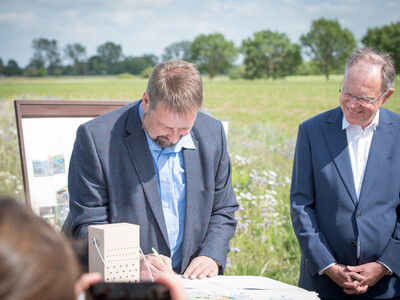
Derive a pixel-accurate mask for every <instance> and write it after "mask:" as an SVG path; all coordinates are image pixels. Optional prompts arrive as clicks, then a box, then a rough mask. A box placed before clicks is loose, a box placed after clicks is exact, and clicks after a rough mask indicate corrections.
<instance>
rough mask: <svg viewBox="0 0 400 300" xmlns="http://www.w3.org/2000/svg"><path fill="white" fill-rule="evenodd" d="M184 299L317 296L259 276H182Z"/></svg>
mask: <svg viewBox="0 0 400 300" xmlns="http://www.w3.org/2000/svg"><path fill="white" fill-rule="evenodd" d="M183 283H184V286H185V290H186V294H187V296H188V299H189V300H191V299H238V300H239V299H240V300H249V299H252V300H253V299H254V300H258V299H263V300H277V299H279V300H289V299H290V300H317V299H319V298H318V294H317V293H315V292H309V291H307V290H304V289H302V288H299V287H296V286H293V285H289V284H286V283H283V282H280V281H277V280H273V279H270V278H267V277H261V276H229V275H224V276H216V277H213V278H205V279H201V280H190V279H183Z"/></svg>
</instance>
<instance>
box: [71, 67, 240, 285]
mask: <svg viewBox="0 0 400 300" xmlns="http://www.w3.org/2000/svg"><path fill="white" fill-rule="evenodd" d="M202 101H203V85H202V79H201V75H200V73H199V71H198V69H197V67H196V65H194V64H190V63H187V62H184V61H168V62H163V63H161V64H159V65H157V66H156V67H155V68H154V69H153V72H152V74H151V76H150V78H149V82H148V86H147V90H146V92H145V93H144V94H143V98H142V99H141V100H140V101H136V102H133V103H131V104H129V105H127V106H125V107H123V108H120V109H118V110H116V111H113V112H110V113H108V114H105V115H103V116H100V117H98V118H95V119H94V120H92V121H89V122H87V123H85V124H83V125H81V126H80V127H79V129H78V131H77V136H76V141H75V144H74V150H73V153H72V157H71V162H70V168H69V177H68V178H69V182H68V186H69V193H70V214H71V227H70V229H71V232H72V234H73V236H75V238H77V239H83V240H85V241H86V242H87V235H88V226H89V225H92V224H105V223H118V222H129V223H133V224H138V225H140V242H141V248H142V250H143V252H144V253H145V254H146V258H147V262H148V263H149V264H150V270H151V272H152V275H153V277H158V276H161V275H162V274H165V273H172V271H175V272H177V273H182V274H183V275H184V277H190V278H204V277H207V276H208V277H212V276H215V275H217V274H218V273H219V274H222V273H223V270H224V266H225V263H226V255H227V252H228V251H229V241H230V239H231V238H232V236H233V234H234V232H235V228H236V221H235V219H234V212H235V210H237V209H238V204H237V201H236V199H235V195H234V192H233V188H232V182H231V163H230V159H229V156H228V153H227V145H226V139H225V134H224V129H223V126H222V124H221V122H220V121H217V120H215V119H213V118H211V117H210V116H207V115H205V114H203V113H201V112H199V109H200V107H201V104H202ZM152 247H154V248H156V249H157V250H158V252H159V253H160V254H161V255H162V258H163V260H164V261H165V262H166V263H164V262H163V261H162V260H160V259H159V258H157V257H155V256H154V255H153V254H150V253H152V250H151V249H152ZM85 255H87V253H85ZM141 279H143V280H146V279H149V274H148V272H147V268H146V267H144V265H143V261H142V262H141Z"/></svg>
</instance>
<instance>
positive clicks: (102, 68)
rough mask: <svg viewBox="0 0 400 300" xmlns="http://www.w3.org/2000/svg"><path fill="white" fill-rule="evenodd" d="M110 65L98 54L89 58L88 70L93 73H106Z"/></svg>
mask: <svg viewBox="0 0 400 300" xmlns="http://www.w3.org/2000/svg"><path fill="white" fill-rule="evenodd" d="M107 69H108V66H107V64H106V63H105V62H104V61H103V59H102V58H101V57H100V56H98V55H96V56H92V57H90V58H89V60H88V72H89V74H91V75H104V74H107Z"/></svg>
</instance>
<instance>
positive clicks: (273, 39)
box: [241, 30, 302, 79]
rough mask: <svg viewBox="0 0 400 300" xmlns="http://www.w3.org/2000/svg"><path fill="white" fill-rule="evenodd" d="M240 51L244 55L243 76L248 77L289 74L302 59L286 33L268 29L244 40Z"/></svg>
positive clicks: (298, 48)
mask: <svg viewBox="0 0 400 300" xmlns="http://www.w3.org/2000/svg"><path fill="white" fill-rule="evenodd" d="M241 52H242V53H243V54H244V55H245V58H244V64H245V66H246V72H245V77H246V78H250V79H254V78H262V77H266V78H269V77H272V78H278V77H284V76H287V75H290V74H291V73H293V72H294V69H295V68H296V67H297V66H298V65H299V64H300V63H301V60H302V59H301V54H300V47H299V46H298V45H297V44H292V43H291V42H290V40H289V38H288V37H287V36H286V34H284V33H278V32H272V31H270V30H264V31H260V32H257V33H255V34H254V38H253V39H251V38H248V39H247V40H244V41H243V42H242V47H241Z"/></svg>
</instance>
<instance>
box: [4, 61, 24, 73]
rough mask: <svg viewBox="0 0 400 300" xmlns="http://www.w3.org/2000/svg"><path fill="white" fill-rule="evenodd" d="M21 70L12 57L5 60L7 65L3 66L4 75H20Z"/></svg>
mask: <svg viewBox="0 0 400 300" xmlns="http://www.w3.org/2000/svg"><path fill="white" fill-rule="evenodd" d="M22 72H23V70H22V69H21V68H20V67H19V66H18V63H17V62H16V61H15V60H13V59H10V60H9V61H8V62H7V65H6V66H5V68H4V71H3V73H4V75H6V76H20V75H22Z"/></svg>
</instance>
